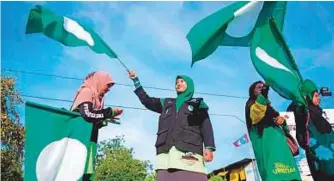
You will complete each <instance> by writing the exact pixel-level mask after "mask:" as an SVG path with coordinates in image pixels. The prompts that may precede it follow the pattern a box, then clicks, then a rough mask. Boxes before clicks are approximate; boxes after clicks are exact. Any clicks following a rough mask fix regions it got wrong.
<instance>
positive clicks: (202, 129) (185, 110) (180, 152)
mask: <svg viewBox="0 0 334 181" xmlns="http://www.w3.org/2000/svg"><path fill="white" fill-rule="evenodd" d="M129 77H130V78H131V79H132V80H133V81H134V84H135V87H136V90H135V93H136V95H137V96H138V98H139V99H140V101H141V103H142V104H143V105H144V106H145V107H146V108H147V109H149V110H151V111H154V112H156V113H159V114H160V117H159V126H158V133H157V135H158V137H157V140H156V143H155V147H156V153H157V163H156V171H157V177H158V181H171V180H173V181H184V180H191V181H207V175H206V169H205V166H204V161H206V162H210V161H212V159H213V151H215V143H214V137H213V130H212V125H211V122H210V118H209V115H208V106H207V105H206V104H205V103H204V101H203V99H201V98H193V95H194V91H195V87H194V83H193V80H192V79H191V78H189V77H187V76H184V75H180V76H177V78H176V83H175V89H176V92H177V97H176V98H165V99H162V98H154V97H150V96H149V95H147V93H146V92H145V90H144V89H143V87H142V86H141V85H140V82H139V79H138V77H137V76H136V73H135V71H133V70H132V71H130V72H129ZM203 143H204V146H205V148H204V151H203Z"/></svg>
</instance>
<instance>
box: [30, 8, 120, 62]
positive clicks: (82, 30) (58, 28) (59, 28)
mask: <svg viewBox="0 0 334 181" xmlns="http://www.w3.org/2000/svg"><path fill="white" fill-rule="evenodd" d="M32 33H44V34H45V35H46V36H47V37H49V38H51V39H54V40H56V41H58V42H60V43H61V44H63V45H65V46H71V47H73V46H74V47H76V46H88V47H90V48H91V49H92V50H93V51H94V52H96V53H105V54H107V55H108V56H109V57H111V58H117V55H116V54H115V52H113V51H112V50H111V49H110V47H109V46H108V45H107V44H106V43H105V42H104V41H103V40H102V39H101V38H100V36H99V35H98V34H96V33H95V32H94V31H93V30H92V29H90V28H87V27H84V26H83V25H81V24H80V23H78V22H76V21H74V20H71V19H70V18H67V17H63V16H57V15H56V14H55V13H53V12H52V11H50V10H48V9H47V8H44V7H42V6H40V5H37V6H35V7H34V8H32V9H31V11H30V14H29V19H28V23H27V26H26V34H32Z"/></svg>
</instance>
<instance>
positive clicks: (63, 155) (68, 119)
mask: <svg viewBox="0 0 334 181" xmlns="http://www.w3.org/2000/svg"><path fill="white" fill-rule="evenodd" d="M25 112H26V113H25V125H26V141H25V142H26V143H25V160H24V167H25V168H24V169H25V172H24V180H29V181H30V180H31V181H37V180H38V181H48V180H55V181H63V180H79V181H80V180H82V176H83V174H84V173H86V171H87V169H89V168H90V166H89V164H88V163H91V162H89V159H92V158H94V156H93V155H92V154H94V153H96V145H95V146H94V145H93V144H92V143H91V142H90V137H91V132H92V124H91V123H88V122H87V121H85V120H83V118H82V117H81V116H80V114H79V113H74V112H71V111H67V110H63V109H58V108H53V107H50V106H46V105H41V104H36V103H32V102H27V103H26V107H25Z"/></svg>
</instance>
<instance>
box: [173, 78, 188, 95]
mask: <svg viewBox="0 0 334 181" xmlns="http://www.w3.org/2000/svg"><path fill="white" fill-rule="evenodd" d="M175 90H176V92H178V93H182V92H184V91H186V90H187V83H186V81H184V80H183V79H181V78H180V79H177V80H176V84H175Z"/></svg>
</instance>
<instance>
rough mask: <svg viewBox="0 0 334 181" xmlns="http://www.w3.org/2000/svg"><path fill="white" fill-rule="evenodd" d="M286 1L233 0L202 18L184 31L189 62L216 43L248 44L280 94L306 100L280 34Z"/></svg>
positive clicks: (260, 69)
mask: <svg viewBox="0 0 334 181" xmlns="http://www.w3.org/2000/svg"><path fill="white" fill-rule="evenodd" d="M286 4H287V2H283V1H280V2H260V1H251V2H236V3H233V4H231V5H229V6H227V7H224V8H222V9H220V10H219V11H217V12H215V13H213V14H211V15H209V16H208V17H206V18H204V19H203V20H201V21H200V22H198V23H197V24H196V25H195V26H194V27H193V28H192V29H191V30H190V32H189V33H188V35H187V39H188V41H189V44H190V46H191V50H192V65H193V64H194V63H195V62H197V61H199V60H201V59H204V58H206V57H208V56H209V55H210V54H212V53H213V52H214V51H215V50H216V49H217V48H218V46H239V47H250V52H251V59H252V63H253V65H254V67H255V69H256V70H257V72H258V73H259V74H260V75H261V76H262V78H263V79H264V80H265V82H266V83H267V84H269V85H270V86H271V87H272V88H273V89H274V90H275V91H276V92H277V93H278V94H280V95H281V96H282V97H284V98H286V99H290V100H293V101H295V102H298V103H300V104H305V101H304V99H303V97H302V96H301V94H300V86H301V83H302V76H301V75H300V72H299V70H298V67H297V65H296V63H295V60H294V59H293V56H292V54H291V52H290V50H289V48H288V46H287V44H286V42H285V40H284V38H283V35H282V30H283V24H284V17H285V12H286ZM245 25H247V26H248V28H245V27H244V26H245Z"/></svg>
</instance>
